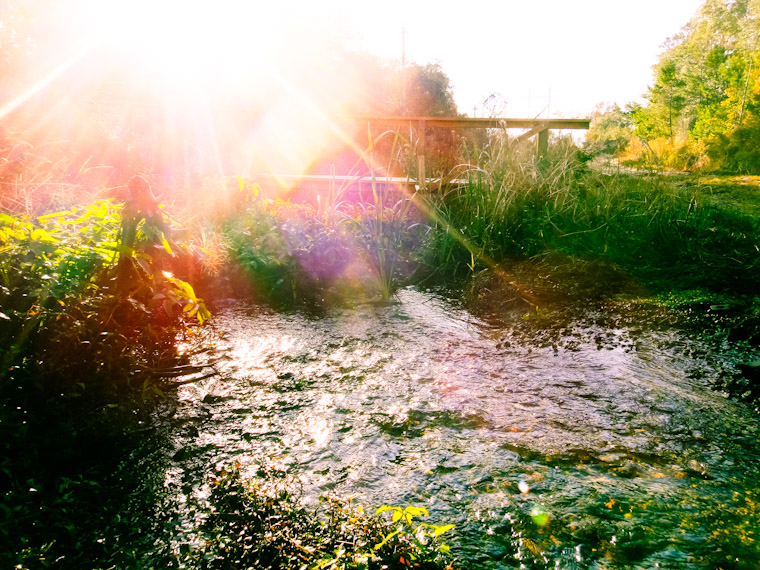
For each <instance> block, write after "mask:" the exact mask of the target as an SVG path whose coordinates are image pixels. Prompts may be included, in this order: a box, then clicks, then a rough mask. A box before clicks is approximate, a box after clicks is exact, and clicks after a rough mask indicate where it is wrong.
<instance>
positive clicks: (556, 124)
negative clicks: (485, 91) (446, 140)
mask: <svg viewBox="0 0 760 570" xmlns="http://www.w3.org/2000/svg"><path fill="white" fill-rule="evenodd" d="M354 118H355V119H356V120H361V121H368V122H369V123H371V124H373V125H378V126H389V127H406V126H409V125H410V124H412V125H414V124H417V123H419V121H425V125H426V126H428V127H444V128H450V129H505V128H506V129H534V128H537V127H538V128H539V129H541V130H543V129H582V130H585V129H588V128H589V126H590V125H591V119H515V118H512V119H510V118H493V119H488V118H480V117H475V118H470V117H397V116H376V115H356V116H355V117H354Z"/></svg>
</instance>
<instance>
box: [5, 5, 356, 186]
mask: <svg viewBox="0 0 760 570" xmlns="http://www.w3.org/2000/svg"><path fill="white" fill-rule="evenodd" d="M37 6H38V10H37V13H36V14H35V15H34V18H33V19H34V20H35V21H36V22H37V24H38V25H39V26H40V27H41V29H43V30H45V32H44V34H40V37H43V38H44V44H45V45H44V46H43V45H41V46H40V53H41V54H42V55H43V57H40V58H38V59H37V61H38V62H42V64H41V65H40V68H39V69H34V70H30V72H29V74H28V78H27V80H28V84H27V87H26V88H21V89H20V90H19V91H18V92H17V93H15V94H14V95H15V96H14V97H13V99H11V100H10V101H5V102H2V106H0V117H2V116H4V115H6V114H8V113H11V112H13V111H14V110H15V109H18V108H23V107H24V106H25V105H26V104H27V102H28V101H31V100H33V99H35V98H36V99H40V98H41V97H45V96H46V94H47V105H46V107H45V108H46V113H47V116H49V117H55V119H54V120H58V118H60V117H65V118H67V119H70V125H73V126H69V127H66V128H62V129H59V130H61V131H65V132H66V133H67V134H66V136H69V134H68V133H69V132H71V131H72V129H76V128H78V129H79V130H80V131H82V133H83V134H81V135H78V136H79V138H86V137H89V136H90V135H89V134H87V132H86V131H88V129H89V130H90V131H92V130H97V128H98V127H94V128H93V127H89V126H88V125H89V124H95V123H98V121H100V123H104V122H106V123H108V124H109V125H111V126H109V127H108V129H109V130H108V135H109V136H111V138H112V139H115V140H126V138H124V137H122V135H121V134H119V133H129V134H130V135H131V136H132V139H131V140H136V141H138V142H139V143H141V144H142V143H145V144H147V143H146V141H153V142H151V145H152V146H151V147H150V149H149V150H146V151H145V152H143V153H142V155H143V157H148V158H150V157H151V156H152V157H157V156H158V154H159V152H158V151H156V149H159V151H160V153H163V154H162V156H164V155H166V157H165V158H161V159H158V158H155V159H153V162H151V164H154V163H155V162H156V161H157V160H161V161H163V162H166V161H168V160H170V157H172V156H174V157H175V158H176V155H177V154H178V153H179V154H181V153H182V152H184V153H185V155H187V154H188V153H187V152H185V151H177V152H175V153H174V155H172V154H171V152H170V150H171V149H172V148H179V149H187V148H194V149H196V150H198V149H201V150H202V153H205V156H208V157H210V158H209V160H210V161H211V162H213V163H214V164H219V165H220V170H224V172H228V173H229V172H232V173H234V174H244V175H247V174H251V173H255V172H259V173H263V172H281V173H300V172H305V171H307V170H308V169H309V167H310V166H311V165H312V164H313V163H314V162H315V161H316V160H318V157H319V156H323V155H324V154H325V153H329V152H332V150H331V148H332V147H331V148H328V147H330V145H333V147H335V148H337V147H339V146H340V145H341V144H343V145H345V144H349V143H350V141H349V137H348V136H346V134H345V132H346V128H342V127H341V126H340V125H341V121H342V120H345V117H346V116H348V115H349V114H350V113H349V111H348V109H349V107H351V105H353V104H354V103H355V102H356V101H357V100H361V98H362V97H363V96H364V95H362V93H363V92H361V93H360V90H361V89H364V88H365V87H363V82H361V81H357V80H356V78H355V76H354V75H355V74H354V72H353V71H351V70H349V68H350V66H347V65H343V63H342V60H341V59H340V57H341V56H336V54H338V53H342V52H340V50H335V49H333V48H334V47H335V46H334V44H331V43H330V42H335V41H336V40H335V36H336V34H335V29H334V27H333V26H332V24H333V22H329V24H327V23H326V22H322V24H321V25H320V24H319V23H318V22H317V21H316V20H317V19H318V18H316V17H312V16H314V15H315V14H317V13H318V12H319V9H318V8H317V7H308V6H307V7H306V8H303V9H301V8H299V9H298V10H295V9H293V10H291V11H288V9H286V8H283V7H281V6H278V5H275V4H273V5H267V4H266V3H260V2H252V1H243V0H237V1H235V0H226V1H225V0H216V1H214V0H64V1H60V2H57V1H55V2H54V1H52V0H39V4H37ZM43 6H44V9H43ZM304 10H312V12H311V13H307V12H304ZM322 12H324V10H322ZM322 16H323V17H326V16H325V14H322ZM320 30H321V32H320ZM351 69H356V68H355V67H354V68H351ZM51 87H52V88H51ZM62 94H63V95H65V96H61V95H62ZM91 101H96V102H97V103H95V105H100V106H99V107H94V106H93V103H91ZM65 102H74V103H75V106H76V105H78V107H77V108H76V109H73V110H72V108H71V106H69V107H65V106H64V103H65ZM67 104H68V103H67ZM96 112H100V113H101V116H105V115H107V116H108V120H106V121H101V120H100V119H99V118H98V117H96V116H95V113H96ZM72 113H78V115H77V116H73V114H72ZM32 114H33V113H32ZM54 120H52V121H49V122H50V123H52V122H54ZM352 124H353V123H352ZM66 129H68V131H67V130H66ZM76 136H77V135H74V137H72V138H76ZM119 137H122V138H121V139H120V138H119ZM335 140H338V143H335V142H334V141H335ZM135 144H137V143H135ZM133 146H134V145H133ZM167 149H168V150H167ZM167 157H168V158H167ZM175 158H171V159H172V160H174V159H175ZM223 163H225V164H223ZM140 164H143V166H140ZM229 165H231V166H229ZM143 167H144V168H146V169H147V168H149V167H148V166H145V163H144V162H143V163H140V162H139V161H138V165H137V166H136V167H134V168H135V169H137V170H139V168H143ZM177 169H178V170H179V169H180V168H179V167H178V168H177Z"/></svg>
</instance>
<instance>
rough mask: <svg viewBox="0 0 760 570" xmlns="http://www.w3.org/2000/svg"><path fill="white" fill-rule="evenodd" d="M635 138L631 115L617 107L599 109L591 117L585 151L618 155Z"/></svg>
mask: <svg viewBox="0 0 760 570" xmlns="http://www.w3.org/2000/svg"><path fill="white" fill-rule="evenodd" d="M632 136H633V122H632V121H631V115H630V113H626V112H625V111H623V110H622V109H621V108H620V107H618V106H617V105H612V106H609V107H607V108H602V107H601V106H600V107H598V108H597V109H596V110H595V111H594V112H593V113H592V115H591V128H590V129H589V130H588V133H586V142H585V145H584V150H585V151H586V152H588V153H590V154H616V153H618V152H620V151H623V150H625V148H626V147H627V146H628V144H629V143H630V142H631V137H632Z"/></svg>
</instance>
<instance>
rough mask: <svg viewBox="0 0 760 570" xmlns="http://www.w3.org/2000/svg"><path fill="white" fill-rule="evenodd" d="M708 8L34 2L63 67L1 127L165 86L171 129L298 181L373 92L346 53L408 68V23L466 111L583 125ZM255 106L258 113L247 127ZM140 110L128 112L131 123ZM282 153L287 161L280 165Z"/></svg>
mask: <svg viewBox="0 0 760 570" xmlns="http://www.w3.org/2000/svg"><path fill="white" fill-rule="evenodd" d="M703 1H704V0H638V1H637V2H636V3H633V2H631V1H630V0H628V1H626V2H622V1H620V0H501V1H497V0H490V1H488V0H468V1H467V2H461V3H460V7H459V8H456V9H454V8H450V7H446V6H447V5H446V4H444V3H437V4H432V3H431V2H428V1H425V2H423V1H422V0H383V2H367V1H366V0H365V1H361V0H321V1H318V2H304V1H299V2H288V1H285V0H284V1H281V2H268V3H263V2H253V1H252V0H108V1H104V0H29V6H32V7H34V8H35V10H34V13H35V16H36V17H35V21H37V23H38V27H39V28H40V29H41V30H42V32H44V33H40V34H39V38H41V39H44V40H46V41H45V43H46V44H47V46H46V47H42V46H41V48H40V49H41V52H42V53H43V55H45V57H44V58H41V61H46V58H47V60H50V61H51V62H52V63H50V65H45V66H40V69H36V68H34V69H30V70H29V72H30V76H31V84H30V85H29V87H28V88H27V89H21V90H20V92H19V93H17V94H15V97H13V98H12V99H10V100H9V101H5V100H4V101H0V118H2V117H3V116H4V115H6V114H8V113H11V112H12V111H13V110H14V109H16V108H19V107H22V108H23V106H24V105H25V102H26V101H28V100H29V99H30V98H31V97H32V96H34V95H35V94H37V93H41V92H42V93H44V92H45V90H46V88H47V86H48V85H51V84H52V85H55V82H56V81H58V78H62V79H61V80H60V81H58V83H59V84H62V85H63V86H69V87H71V88H72V89H75V88H76V86H77V84H76V81H77V80H78V79H82V80H83V81H82V86H81V89H80V90H85V91H87V90H92V89H93V87H91V81H90V82H89V83H88V82H87V81H86V80H88V78H90V79H91V78H92V77H97V76H98V75H102V76H103V77H104V78H108V77H109V74H110V76H114V75H115V76H116V77H117V78H121V77H122V73H123V74H124V75H125V76H128V77H131V78H132V79H131V80H129V81H128V83H129V86H128V87H126V88H119V89H121V91H119V93H117V94H116V95H118V96H119V97H121V98H123V99H124V100H125V105H128V104H129V101H130V100H135V102H137V97H138V96H139V93H140V88H149V89H152V90H153V91H154V92H155V93H161V94H162V97H163V99H164V102H165V104H166V111H167V117H168V118H167V120H170V119H171V120H174V117H175V116H179V115H183V113H184V115H183V117H184V119H182V120H186V121H191V122H193V123H197V124H196V125H195V130H196V131H198V132H199V133H200V132H201V131H202V132H205V133H208V132H210V131H209V125H210V124H212V123H213V124H214V128H215V129H217V130H216V131H215V136H216V137H217V139H218V140H217V139H215V140H216V142H215V143H214V144H220V145H221V144H222V142H223V141H224V140H230V141H232V140H234V141H236V142H235V144H234V145H233V144H232V143H230V145H228V146H229V148H235V149H242V150H240V153H242V154H245V156H259V155H260V156H264V155H266V162H267V163H268V164H269V165H270V166H271V167H272V169H273V171H275V170H276V169H279V171H282V172H299V171H301V170H302V169H303V168H306V167H308V165H309V164H311V162H312V161H313V160H314V157H315V156H317V155H318V154H319V153H320V152H322V153H324V148H323V147H324V145H325V141H326V140H327V139H328V138H329V137H330V136H334V135H335V134H336V133H337V134H338V135H339V136H342V137H343V138H344V139H346V137H347V136H348V135H346V134H345V132H344V129H343V128H342V127H339V126H337V125H336V124H335V123H334V122H333V117H336V116H339V114H340V111H341V109H343V110H345V109H349V108H350V102H351V101H352V100H354V99H355V98H357V97H372V96H373V94H374V92H373V91H372V86H371V85H369V84H370V83H371V81H368V80H367V79H366V78H363V79H361V81H360V83H358V84H357V83H356V82H353V83H352V81H344V82H343V83H340V82H336V81H337V80H338V79H340V76H341V72H342V71H345V73H346V74H350V70H345V69H343V68H344V67H345V66H344V65H343V64H341V63H340V60H339V59H331V58H333V55H334V54H335V50H334V48H335V46H339V45H340V44H348V45H349V46H352V47H355V48H360V49H363V50H365V51H368V52H370V53H374V54H375V55H377V56H380V57H381V58H384V59H386V60H395V61H396V62H397V63H398V62H399V61H400V58H401V29H402V26H404V27H405V29H406V36H405V37H406V60H407V62H409V63H419V64H425V63H431V62H437V63H439V64H440V65H441V67H442V69H443V71H444V72H445V73H446V74H447V75H448V76H449V77H450V78H451V81H452V84H453V88H454V93H455V98H456V102H457V105H458V107H459V111H460V112H462V113H467V114H468V115H470V116H473V115H474V116H501V117H537V116H542V117H547V116H552V117H568V118H570V117H583V116H588V115H589V113H590V112H591V111H592V110H593V109H594V108H595V107H596V106H597V105H599V104H600V103H608V104H609V103H614V102H616V103H618V104H619V105H621V106H623V105H625V104H626V103H628V102H631V101H633V100H636V99H639V98H640V97H641V95H642V94H643V93H644V92H645V91H646V90H647V87H648V86H649V84H650V83H651V80H652V66H653V65H654V64H655V63H656V62H657V59H658V55H659V54H660V53H661V51H662V45H663V44H664V42H665V41H666V40H667V39H668V38H669V37H671V36H673V35H675V34H677V33H678V32H679V31H680V30H681V29H682V27H683V26H684V25H685V24H686V23H687V22H688V21H689V20H690V19H691V18H692V17H694V16H695V15H696V13H697V11H698V9H699V7H700V6H701V4H702V3H703ZM449 5H450V4H449ZM431 6H432V7H431ZM116 62H122V64H121V65H122V67H118V66H117V65H115V63H116ZM336 62H337V63H336ZM323 66H324V69H325V70H329V71H330V72H329V73H324V72H323V69H322V68H323ZM331 66H332V67H331ZM120 70H122V71H120ZM336 70H337V71H336ZM288 74H295V75H296V77H292V78H291V77H290V76H289V75H288ZM67 77H68V78H69V79H70V80H69V83H62V82H63V81H65V80H66V78H67ZM104 84H105V82H104ZM273 86H274V87H276V89H273ZM278 89H279V90H278ZM212 92H213V93H215V94H216V95H215V97H216V99H213V101H215V103H216V104H217V107H215V108H218V103H219V102H220V101H221V102H222V103H230V104H229V105H227V107H228V108H229V110H231V111H232V113H228V114H227V115H231V116H229V117H226V120H227V124H222V123H221V122H220V121H221V120H220V119H219V118H218V117H217V118H214V117H212V116H211V114H212V112H211V108H210V107H209V106H208V101H209V100H212V99H209V98H207V97H206V95H205V94H208V93H212ZM267 93H268V94H269V95H267ZM492 95H495V97H490V104H488V105H486V104H484V102H485V101H486V100H487V99H489V96H492ZM267 96H268V97H269V98H268V99H267ZM84 97H85V99H86V100H87V101H88V100H89V99H88V97H89V91H87V92H85V93H84ZM119 97H114V99H115V100H118V99H119ZM352 97H353V98H354V99H352ZM257 98H258V99H257ZM58 99H60V97H58ZM235 102H236V105H235V104H233V103H235ZM251 108H255V109H254V110H255V111H256V112H257V113H258V116H257V117H255V118H251V117H247V118H246V117H244V116H239V115H241V110H242V111H245V112H247V111H251ZM133 111H135V109H133V108H131V107H129V106H125V107H124V108H123V109H121V115H124V116H127V117H128V116H131V115H130V114H131V113H132V112H133ZM56 112H57V111H56V109H55V108H53V107H52V106H51V107H50V108H49V109H48V114H55V113H56ZM61 113H63V114H66V113H64V112H63V111H61ZM61 113H59V114H61ZM242 114H245V113H242ZM178 120H179V119H178ZM80 122H81V121H80ZM254 127H255V132H253V131H252V130H251V129H254ZM130 128H137V127H130ZM176 136H178V137H179V136H180V135H176ZM181 136H184V135H181ZM199 136H200V135H199ZM241 137H242V138H244V139H246V140H247V141H248V143H250V144H248V146H246V145H244V144H242V143H240V140H241ZM277 137H280V138H277ZM346 140H347V139H346ZM220 141H222V142H220ZM257 145H258V146H257ZM299 145H300V146H301V147H303V148H300V147H299ZM273 149H275V150H277V151H278V152H279V153H280V154H282V155H283V156H281V157H275V156H269V155H273V153H274V151H273ZM215 152H216V151H215ZM228 152H229V149H226V150H225V153H228ZM285 159H287V160H288V161H291V162H297V163H298V164H281V163H282V162H283V160H285ZM278 161H279V162H278Z"/></svg>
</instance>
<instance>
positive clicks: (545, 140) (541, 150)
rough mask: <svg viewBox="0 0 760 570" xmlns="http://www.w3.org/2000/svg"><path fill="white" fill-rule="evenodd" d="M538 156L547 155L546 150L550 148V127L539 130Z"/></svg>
mask: <svg viewBox="0 0 760 570" xmlns="http://www.w3.org/2000/svg"><path fill="white" fill-rule="evenodd" d="M537 139H538V153H537V154H538V158H541V157H543V156H545V155H546V151H547V150H549V129H544V130H543V131H538V137H537Z"/></svg>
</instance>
